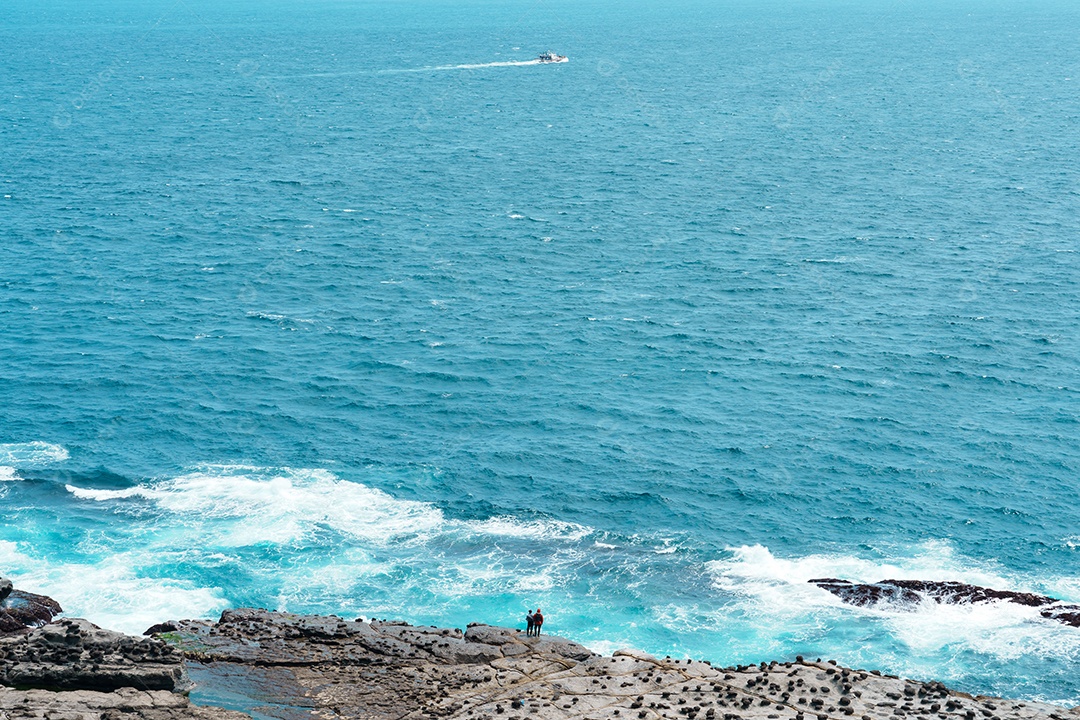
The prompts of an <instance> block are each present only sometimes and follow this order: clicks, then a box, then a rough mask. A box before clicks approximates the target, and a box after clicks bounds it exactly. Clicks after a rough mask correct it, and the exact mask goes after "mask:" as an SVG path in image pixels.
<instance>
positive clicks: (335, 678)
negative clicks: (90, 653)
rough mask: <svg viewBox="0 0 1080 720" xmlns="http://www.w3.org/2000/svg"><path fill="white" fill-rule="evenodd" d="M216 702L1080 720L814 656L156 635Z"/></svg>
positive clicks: (380, 636) (341, 627)
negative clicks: (735, 659) (723, 657)
mask: <svg viewBox="0 0 1080 720" xmlns="http://www.w3.org/2000/svg"><path fill="white" fill-rule="evenodd" d="M155 629H156V630H157V631H158V637H161V638H162V639H164V640H166V641H167V642H170V643H172V644H174V645H175V646H176V647H177V648H178V649H179V650H181V651H182V652H183V653H184V654H185V656H187V657H188V658H189V659H190V660H191V661H193V664H192V666H191V669H192V676H193V677H194V678H195V679H196V681H197V682H200V683H203V684H204V686H205V689H206V691H207V692H208V694H210V695H211V696H215V697H217V696H220V697H233V698H237V697H247V698H249V701H250V704H249V706H248V707H247V708H246V709H250V710H252V711H253V712H255V713H257V714H258V715H261V716H264V717H279V718H300V717H304V718H310V717H318V718H325V719H331V718H364V719H365V720H436V719H439V718H445V719H447V720H848V719H849V718H850V719H853V720H884V719H885V718H888V719H889V720H904V719H906V718H911V719H912V720H1080V709H1073V710H1067V709H1065V708H1062V707H1059V706H1055V705H1048V704H1042V703H1035V702H1013V701H1009V700H1001V699H995V698H986V697H973V696H971V695H967V694H964V693H959V692H955V691H951V690H949V689H948V688H946V687H945V686H944V685H942V684H940V683H937V682H919V681H915V680H904V679H901V678H897V677H891V676H886V675H881V674H879V673H877V672H867V671H861V670H852V669H849V668H844V667H840V666H837V665H836V664H834V663H831V662H822V661H820V660H814V661H808V660H805V659H803V658H801V657H800V658H798V659H796V660H793V661H791V662H772V663H768V664H760V665H750V666H736V667H728V668H717V667H713V666H712V665H710V664H709V663H708V662H699V661H691V660H676V659H670V658H663V659H661V658H656V657H653V656H651V655H648V654H646V653H643V652H638V651H633V650H622V651H618V652H616V653H615V654H614V655H613V656H612V657H604V656H600V655H596V654H594V653H593V652H591V651H589V650H588V649H587V648H585V647H583V646H581V645H578V644H577V643H574V642H571V641H569V640H565V639H562V638H557V637H540V638H531V637H526V636H525V634H524V633H522V632H521V631H518V630H513V629H509V628H500V627H493V626H488V625H471V626H469V627H468V628H467V629H466V631H465V632H464V633H462V632H461V631H460V630H456V629H447V628H435V627H416V626H411V625H407V624H405V623H399V622H379V621H371V622H363V621H360V620H345V619H342V618H337V617H333V616H299V615H289V614H281V613H272V612H267V611H264V610H237V611H229V612H226V613H224V614H223V615H222V618H221V620H219V621H218V622H216V623H213V622H208V621H184V622H178V623H170V624H167V625H165V626H160V627H159V628H155Z"/></svg>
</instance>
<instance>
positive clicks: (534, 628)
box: [525, 608, 544, 637]
mask: <svg viewBox="0 0 1080 720" xmlns="http://www.w3.org/2000/svg"><path fill="white" fill-rule="evenodd" d="M525 625H526V627H525V634H526V635H527V636H529V637H540V628H541V627H543V625H544V614H543V613H542V612H540V608H536V612H533V611H532V610H530V611H529V612H528V614H527V615H525Z"/></svg>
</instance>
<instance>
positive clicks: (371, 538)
mask: <svg viewBox="0 0 1080 720" xmlns="http://www.w3.org/2000/svg"><path fill="white" fill-rule="evenodd" d="M67 489H68V491H69V492H71V493H72V494H73V495H75V496H76V497H78V498H80V499H84V500H95V501H99V502H102V501H108V500H117V499H125V498H143V499H146V500H150V501H151V502H153V503H154V504H155V505H156V506H157V507H158V508H160V509H162V510H165V511H167V512H170V513H173V514H176V515H178V516H181V517H183V518H184V521H185V523H186V524H187V525H188V526H189V527H191V526H193V525H204V526H206V525H209V524H213V525H214V526H215V532H218V533H220V532H221V531H223V530H224V531H227V535H225V536H224V537H221V536H219V537H218V539H217V544H218V545H225V546H246V545H254V544H259V543H276V544H288V543H295V542H299V541H301V540H303V539H304V538H305V537H307V536H308V535H309V534H311V533H313V532H315V531H317V530H318V529H320V528H325V527H328V528H332V529H334V530H336V531H338V532H341V533H344V534H347V535H351V536H353V537H357V538H361V539H363V540H365V541H367V542H371V543H385V542H388V541H390V540H394V539H398V540H400V539H401V538H403V537H404V536H410V535H417V534H421V533H425V532H429V531H431V530H433V529H435V528H438V527H439V526H440V525H441V524H442V523H443V515H442V512H441V511H440V510H438V509H437V508H435V507H434V506H432V505H430V504H427V503H422V502H416V501H411V500H398V499H396V498H393V497H391V496H390V495H388V494H386V493H384V492H382V491H381V490H377V489H375V488H370V487H368V486H366V485H362V484H360V483H354V482H348V481H345V480H341V479H339V478H337V477H335V476H334V475H333V474H332V473H330V472H327V471H325V470H295V469H292V468H279V469H265V468H253V467H246V466H234V465H213V466H207V467H205V468H203V469H201V470H199V471H197V472H192V473H188V474H185V475H181V476H180V477H177V478H174V479H171V480H166V481H162V482H157V483H154V484H151V485H143V486H139V487H135V488H129V489H125V490H93V489H87V488H79V487H76V486H73V485H69V486H67Z"/></svg>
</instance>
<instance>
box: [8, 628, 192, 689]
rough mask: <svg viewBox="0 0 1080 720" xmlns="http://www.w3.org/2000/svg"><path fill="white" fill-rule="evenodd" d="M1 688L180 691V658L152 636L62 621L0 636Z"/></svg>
mask: <svg viewBox="0 0 1080 720" xmlns="http://www.w3.org/2000/svg"><path fill="white" fill-rule="evenodd" d="M0 684H2V685H8V686H15V687H21V688H43V689H48V690H102V691H108V690H116V689H118V688H124V687H132V688H138V689H140V690H184V689H186V687H187V685H188V681H187V677H186V675H185V672H184V664H183V656H182V655H181V654H180V653H179V652H177V651H176V650H174V649H173V648H172V647H170V646H169V645H167V644H165V643H163V642H161V641H160V640H156V639H153V638H135V637H130V636H128V635H124V634H123V633H118V632H113V631H111V630H102V629H101V628H99V627H98V626H96V625H94V624H93V623H91V622H89V621H87V620H80V619H66V620H61V621H59V622H55V623H50V624H48V625H45V626H44V627H40V628H37V629H36V630H33V631H31V632H29V633H27V634H25V635H15V636H9V637H6V638H0Z"/></svg>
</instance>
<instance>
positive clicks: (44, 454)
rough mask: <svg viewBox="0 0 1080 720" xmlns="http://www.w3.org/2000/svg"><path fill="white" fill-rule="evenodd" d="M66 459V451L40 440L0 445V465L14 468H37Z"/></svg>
mask: <svg viewBox="0 0 1080 720" xmlns="http://www.w3.org/2000/svg"><path fill="white" fill-rule="evenodd" d="M67 459H68V451H67V449H66V448H64V447H63V446H61V445H53V444H52V443H47V442H44V441H42V440H34V441H33V442H26V443H0V464H2V465H13V466H14V467H17V468H20V467H37V466H39V465H48V464H50V463H57V462H63V461H64V460H67Z"/></svg>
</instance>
